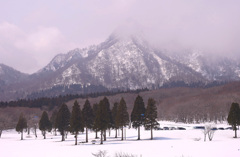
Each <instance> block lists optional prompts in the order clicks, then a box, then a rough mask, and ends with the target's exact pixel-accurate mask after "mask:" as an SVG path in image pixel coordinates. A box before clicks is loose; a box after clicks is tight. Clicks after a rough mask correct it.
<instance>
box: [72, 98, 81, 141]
mask: <svg viewBox="0 0 240 157" xmlns="http://www.w3.org/2000/svg"><path fill="white" fill-rule="evenodd" d="M70 126H71V129H70V130H71V132H72V133H74V134H75V145H77V138H78V133H79V132H83V131H84V123H83V118H82V113H81V109H80V106H79V104H78V102H77V101H75V102H74V105H73V107H72V114H71V120H70Z"/></svg>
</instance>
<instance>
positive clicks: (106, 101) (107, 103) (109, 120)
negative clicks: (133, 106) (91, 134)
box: [103, 97, 113, 141]
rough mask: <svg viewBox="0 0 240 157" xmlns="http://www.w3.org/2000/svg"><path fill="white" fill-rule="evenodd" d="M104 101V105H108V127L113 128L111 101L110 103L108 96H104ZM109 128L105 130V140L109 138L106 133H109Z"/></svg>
mask: <svg viewBox="0 0 240 157" xmlns="http://www.w3.org/2000/svg"><path fill="white" fill-rule="evenodd" d="M103 103H104V105H105V107H106V110H107V111H106V118H107V129H111V128H112V123H113V122H112V113H111V110H110V103H109V101H108V98H107V97H104V98H103ZM107 129H106V130H105V131H104V133H103V134H104V141H106V140H107V138H106V135H107V133H106V132H107Z"/></svg>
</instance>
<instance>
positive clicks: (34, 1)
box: [0, 0, 240, 73]
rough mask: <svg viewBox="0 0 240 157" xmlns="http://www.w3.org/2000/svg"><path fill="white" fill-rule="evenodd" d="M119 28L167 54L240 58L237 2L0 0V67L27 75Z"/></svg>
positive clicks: (239, 21)
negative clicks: (191, 52)
mask: <svg viewBox="0 0 240 157" xmlns="http://www.w3.org/2000/svg"><path fill="white" fill-rule="evenodd" d="M129 23H131V25H134V26H130V28H127V27H128V24H129ZM125 26H126V32H128V31H131V30H135V27H136V28H137V29H140V30H142V31H143V32H144V34H145V35H146V38H148V39H149V40H151V42H152V43H154V44H155V45H157V46H159V48H161V49H166V50H169V51H176V52H177V51H179V52H180V51H181V50H183V49H184V50H185V49H196V50H199V51H203V52H206V53H213V54H216V55H218V54H224V55H227V56H228V55H229V54H230V55H239V54H240V1H239V0H85V1H83V0H0V63H3V64H6V65H8V66H11V67H13V68H15V69H17V70H19V71H21V72H25V73H33V72H36V71H37V70H39V69H41V68H43V67H44V66H46V65H47V64H48V63H49V62H50V61H51V59H52V58H53V57H54V56H55V55H57V54H59V53H66V52H68V51H69V50H71V49H74V48H77V47H78V48H84V47H86V46H89V45H92V44H98V43H100V42H103V41H104V40H105V39H106V38H107V37H108V36H109V35H110V34H111V33H112V32H113V31H114V30H116V29H117V28H119V27H121V29H122V30H123V32H124V31H125Z"/></svg>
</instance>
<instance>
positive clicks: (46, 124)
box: [39, 111, 52, 139]
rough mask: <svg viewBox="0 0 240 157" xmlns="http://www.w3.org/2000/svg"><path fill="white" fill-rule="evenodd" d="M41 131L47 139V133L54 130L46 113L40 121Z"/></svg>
mask: <svg viewBox="0 0 240 157" xmlns="http://www.w3.org/2000/svg"><path fill="white" fill-rule="evenodd" d="M39 129H40V130H41V131H42V134H43V136H44V139H46V131H49V132H50V131H51V130H52V124H51V122H50V120H49V118H48V114H47V112H46V111H44V112H43V113H42V117H41V119H40V121H39Z"/></svg>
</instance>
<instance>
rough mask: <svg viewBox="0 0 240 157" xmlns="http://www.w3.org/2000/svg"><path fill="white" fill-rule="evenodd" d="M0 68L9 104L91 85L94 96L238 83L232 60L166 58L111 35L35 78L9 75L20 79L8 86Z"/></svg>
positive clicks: (135, 39)
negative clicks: (116, 91)
mask: <svg viewBox="0 0 240 157" xmlns="http://www.w3.org/2000/svg"><path fill="white" fill-rule="evenodd" d="M1 67H2V66H0V76H1V79H0V81H1V83H2V81H5V82H4V84H7V83H6V82H10V83H9V90H8V88H5V90H4V92H3V93H2V95H4V96H5V98H6V97H7V99H15V98H16V95H17V96H18V97H20V98H21V97H26V96H27V95H31V94H32V93H38V92H41V91H42V92H43V91H46V90H47V91H51V90H52V89H53V88H54V89H59V90H58V92H56V90H55V92H54V93H52V94H51V95H52V96H54V95H59V94H63V93H64V92H65V91H66V89H69V88H72V87H73V86H74V90H72V91H73V93H83V92H86V91H88V92H90V91H89V90H87V89H88V88H90V87H91V92H94V88H95V89H96V86H98V87H101V90H100V91H102V90H106V89H142V88H149V89H154V88H159V87H160V86H162V85H163V84H166V83H171V82H179V81H180V82H184V83H186V84H192V83H198V82H201V83H202V84H206V83H209V82H212V81H234V80H240V63H239V62H238V61H236V60H233V59H230V58H223V57H222V58H221V57H214V58H213V57H209V56H206V55H204V54H202V53H200V52H197V51H188V52H186V53H185V54H181V55H180V54H171V53H167V52H163V51H160V50H158V49H155V48H153V47H152V46H150V44H148V42H147V41H145V40H144V39H143V38H142V37H139V36H135V35H129V36H125V37H122V36H119V35H118V34H116V33H113V34H112V35H111V36H110V37H109V38H108V39H107V40H106V41H105V42H103V43H101V44H99V45H97V46H90V47H88V48H84V49H74V50H72V51H69V52H68V53H66V54H59V55H57V56H55V57H54V58H53V59H52V61H51V62H50V63H49V64H48V65H47V66H45V67H44V68H43V69H41V70H39V71H38V72H37V73H35V74H32V75H30V76H26V75H21V73H18V75H17V74H14V75H13V76H15V78H23V79H16V81H14V80H13V78H14V77H13V78H11V77H10V78H8V77H7V75H5V74H3V73H4V72H2V71H3V70H2V69H3V68H1ZM3 75H4V77H3ZM2 84H3V83H2ZM16 87H17V88H16ZM58 87H61V88H58ZM104 88H105V89H104ZM83 89H84V90H85V91H83ZM10 91H11V92H10ZM20 91H21V92H20ZM61 92H62V93H61ZM95 92H99V91H95ZM13 93H14V94H13ZM16 93H18V94H16ZM64 94H66V93H64ZM11 95H14V96H11ZM0 100H2V98H1V97H0Z"/></svg>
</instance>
